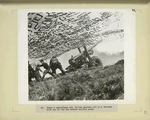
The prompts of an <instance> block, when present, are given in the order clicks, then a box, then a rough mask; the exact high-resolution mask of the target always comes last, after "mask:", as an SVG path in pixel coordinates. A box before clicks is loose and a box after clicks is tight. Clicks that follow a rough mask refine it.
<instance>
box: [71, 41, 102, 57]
mask: <svg viewBox="0 0 150 120" xmlns="http://www.w3.org/2000/svg"><path fill="white" fill-rule="evenodd" d="M100 42H102V40H100V41H98V42H97V43H95V44H94V45H92V46H91V47H89V48H88V49H87V51H90V50H92V49H93V48H94V47H96V46H97V45H98V44H99V43H100ZM83 54H84V52H81V53H79V54H78V55H76V56H75V57H74V59H76V58H78V57H79V56H81V55H83Z"/></svg>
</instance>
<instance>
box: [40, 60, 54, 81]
mask: <svg viewBox="0 0 150 120" xmlns="http://www.w3.org/2000/svg"><path fill="white" fill-rule="evenodd" d="M40 62H41V63H42V64H41V65H39V67H44V69H45V71H44V72H43V77H42V80H43V79H44V77H45V75H46V74H47V73H49V74H50V75H52V72H51V71H50V67H49V66H48V64H47V63H45V62H44V61H43V60H40Z"/></svg>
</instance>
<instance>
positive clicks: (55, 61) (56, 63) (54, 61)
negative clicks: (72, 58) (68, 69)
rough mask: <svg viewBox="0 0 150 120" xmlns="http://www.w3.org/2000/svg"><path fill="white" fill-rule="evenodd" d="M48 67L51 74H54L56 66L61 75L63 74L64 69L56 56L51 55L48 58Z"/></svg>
mask: <svg viewBox="0 0 150 120" xmlns="http://www.w3.org/2000/svg"><path fill="white" fill-rule="evenodd" d="M49 65H50V68H51V69H52V75H53V76H56V69H57V68H58V69H59V70H60V71H61V72H62V74H63V75H65V71H64V70H63V68H62V65H61V63H60V62H59V61H58V59H57V57H55V56H53V57H52V58H51V60H50V64H49Z"/></svg>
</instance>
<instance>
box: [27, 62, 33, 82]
mask: <svg viewBox="0 0 150 120" xmlns="http://www.w3.org/2000/svg"><path fill="white" fill-rule="evenodd" d="M32 78H35V70H34V69H33V68H32V66H31V65H30V63H29V61H28V79H29V80H28V81H29V82H32V80H31V79H32Z"/></svg>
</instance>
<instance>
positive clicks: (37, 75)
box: [35, 64, 42, 81]
mask: <svg viewBox="0 0 150 120" xmlns="http://www.w3.org/2000/svg"><path fill="white" fill-rule="evenodd" d="M39 66H40V65H39V64H37V65H36V68H35V77H36V80H37V81H41V75H40V73H39V71H41V72H42V70H41V69H40V67H39Z"/></svg>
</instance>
